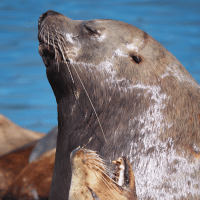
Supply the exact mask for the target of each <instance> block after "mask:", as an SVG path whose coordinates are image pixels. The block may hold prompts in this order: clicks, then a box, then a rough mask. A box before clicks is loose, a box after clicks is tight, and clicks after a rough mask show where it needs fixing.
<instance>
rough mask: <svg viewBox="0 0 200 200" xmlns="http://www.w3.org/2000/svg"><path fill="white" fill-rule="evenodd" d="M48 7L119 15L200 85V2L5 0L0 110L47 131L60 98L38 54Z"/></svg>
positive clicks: (74, 13) (0, 15)
mask: <svg viewBox="0 0 200 200" xmlns="http://www.w3.org/2000/svg"><path fill="white" fill-rule="evenodd" d="M47 10H54V11H57V12H60V13H62V14H64V15H66V16H68V17H70V18H72V19H81V20H88V19H98V18H102V19H116V20H120V21H124V22H127V23H130V24H132V25H134V26H136V27H138V28H140V29H142V30H144V31H146V32H147V33H148V34H150V35H151V36H153V37H154V38H155V39H156V40H158V41H159V42H160V43H161V44H162V45H164V46H165V48H167V49H168V50H169V51H170V52H171V53H172V54H174V55H175V56H176V58H177V59H178V60H179V61H180V62H181V63H182V64H183V65H184V66H185V67H186V69H187V70H188V71H189V72H190V73H191V74H192V76H193V77H194V78H195V79H196V80H197V81H198V83H200V0H137V1H134V0H132V1H128V0H124V1H123V0H111V1H109V0H103V1H100V0H93V1H92V0H84V1H83V0H73V1H72V0H71V1H69V0H64V1H63V0H50V1H47V0H42V1H41V0H9V1H3V0H0V41H1V42H0V113H1V114H3V115H5V116H7V117H8V118H9V119H11V120H12V121H13V122H15V123H17V124H18V125H20V126H22V127H24V128H28V129H31V130H35V131H40V132H47V131H49V130H50V129H51V128H52V127H53V126H55V125H56V124H57V110H56V109H57V108H56V101H55V97H54V95H53V92H52V90H51V87H50V85H49V83H48V81H47V78H46V71H45V67H44V64H43V62H42V59H41V57H40V56H39V53H38V40H37V22H38V18H39V16H40V15H41V14H42V13H44V12H46V11H47Z"/></svg>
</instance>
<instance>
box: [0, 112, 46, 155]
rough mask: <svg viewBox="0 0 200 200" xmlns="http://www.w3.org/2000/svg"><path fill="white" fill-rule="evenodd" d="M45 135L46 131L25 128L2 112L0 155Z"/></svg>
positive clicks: (0, 117)
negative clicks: (40, 131)
mask: <svg viewBox="0 0 200 200" xmlns="http://www.w3.org/2000/svg"><path fill="white" fill-rule="evenodd" d="M44 135H45V134H44V133H38V132H36V131H31V130H28V129H24V128H22V127H20V126H18V125H16V124H14V123H13V122H12V121H11V120H9V119H8V118H6V117H5V116H4V115H1V114H0V156H2V155H5V154H6V153H9V152H11V151H13V150H15V149H17V148H19V147H22V146H24V145H26V144H28V143H31V142H34V141H37V140H39V139H41V138H42V137H44Z"/></svg>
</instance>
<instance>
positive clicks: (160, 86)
mask: <svg viewBox="0 0 200 200" xmlns="http://www.w3.org/2000/svg"><path fill="white" fill-rule="evenodd" d="M38 39H39V43H40V44H39V53H40V55H41V57H42V59H43V61H44V64H45V66H46V72H47V77H48V80H49V82H50V84H51V87H52V89H53V92H54V94H55V97H56V101H57V108H58V139H57V149H56V159H55V167H54V173H53V177H52V183H51V189H50V197H49V199H50V200H60V199H68V196H69V191H70V182H71V178H72V177H71V176H72V174H71V168H70V153H71V152H72V151H73V150H74V149H76V148H77V147H79V146H80V147H84V148H87V149H90V150H93V151H96V152H97V153H98V154H99V155H100V156H101V157H103V158H104V159H105V160H106V161H109V163H111V161H112V160H114V159H116V158H118V157H121V156H123V155H124V156H125V157H126V158H127V159H128V160H130V163H131V165H132V168H133V171H134V174H135V177H136V179H135V180H136V188H137V196H138V198H139V199H183V198H185V199H200V86H199V84H198V83H197V82H196V81H195V80H194V79H193V78H192V77H191V75H190V74H189V73H188V72H187V70H186V69H185V68H184V67H183V66H182V65H181V63H180V62H179V61H178V60H177V59H176V58H175V57H174V56H173V55H172V54H171V53H170V52H168V51H167V50H166V49H165V48H164V47H163V46H162V45H161V44H159V43H158V42H157V41H156V40H155V39H153V38H152V37H151V36H149V35H148V34H147V33H145V32H144V31H142V30H140V29H138V28H136V27H134V26H132V25H130V24H126V23H123V22H120V21H115V20H105V19H96V20H89V21H80V20H77V21H76V20H72V19H69V18H67V17H65V16H64V15H62V14H60V13H57V12H54V11H48V12H46V13H44V14H43V15H41V17H40V18H39V22H38Z"/></svg>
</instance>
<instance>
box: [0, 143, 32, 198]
mask: <svg viewBox="0 0 200 200" xmlns="http://www.w3.org/2000/svg"><path fill="white" fill-rule="evenodd" d="M35 144H36V142H33V143H30V144H27V145H25V146H23V147H21V148H18V149H16V150H14V151H12V152H10V153H8V154H6V155H3V156H2V157H0V199H1V198H2V197H3V196H4V193H5V192H6V191H7V189H8V188H9V186H10V185H12V183H13V182H14V181H15V179H16V177H17V176H18V174H19V173H20V172H21V170H22V169H23V168H24V167H25V166H26V165H27V164H28V159H29V156H30V154H31V151H32V150H33V148H34V146H35Z"/></svg>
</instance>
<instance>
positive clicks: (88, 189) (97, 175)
mask: <svg viewBox="0 0 200 200" xmlns="http://www.w3.org/2000/svg"><path fill="white" fill-rule="evenodd" d="M113 163H114V164H116V166H117V167H116V169H117V171H116V172H115V173H114V175H115V177H114V178H111V176H110V175H109V174H110V173H111V170H110V169H109V168H108V167H107V166H106V165H105V162H104V160H103V159H102V158H100V156H99V155H98V154H97V153H96V152H95V151H92V150H88V149H80V148H78V149H75V150H74V151H72V153H71V169H72V180H71V186H70V192H69V200H72V199H73V200H76V199H77V200H82V199H87V200H90V199H93V200H94V199H95V200H99V199H104V200H108V199H113V200H127V199H129V200H135V199H136V198H137V196H136V192H135V177H134V174H133V171H132V168H131V165H130V163H129V161H128V159H126V158H125V157H120V158H118V159H117V160H115V161H113ZM119 177H120V178H119ZM115 180H118V181H115Z"/></svg>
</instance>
